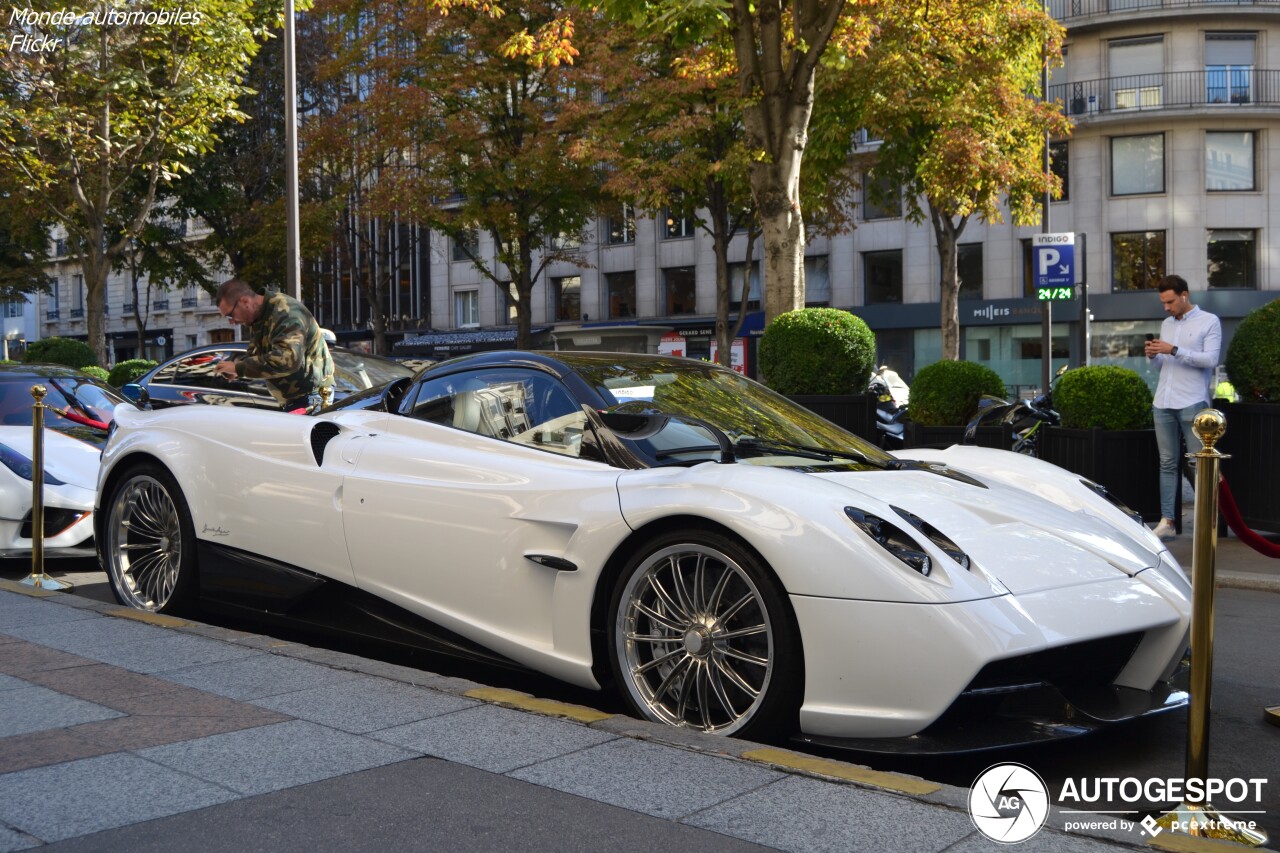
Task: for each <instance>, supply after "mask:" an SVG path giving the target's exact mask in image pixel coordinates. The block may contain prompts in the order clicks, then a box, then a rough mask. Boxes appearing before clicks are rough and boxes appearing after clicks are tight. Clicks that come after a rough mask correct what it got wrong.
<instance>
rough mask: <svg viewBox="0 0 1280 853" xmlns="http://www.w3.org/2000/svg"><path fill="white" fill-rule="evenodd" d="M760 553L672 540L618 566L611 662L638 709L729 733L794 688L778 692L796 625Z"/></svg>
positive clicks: (769, 710)
mask: <svg viewBox="0 0 1280 853" xmlns="http://www.w3.org/2000/svg"><path fill="white" fill-rule="evenodd" d="M708 537H709V534H706V535H704V536H702V537H700V538H701V539H703V540H706V539H707V538H708ZM676 538H678V537H676ZM717 539H718V537H717ZM756 563H758V560H756V559H755V558H754V557H752V556H751V555H749V554H747V553H746V552H745V551H744V550H742V549H740V548H735V547H732V544H731V543H729V542H728V541H727V540H726V541H723V542H720V541H717V542H715V543H711V542H708V541H682V542H679V541H678V542H671V543H667V544H663V545H662V546H660V547H657V548H656V549H655V550H652V551H649V552H648V553H647V554H646V555H644V556H642V557H641V558H640V559H638V560H634V561H632V563H631V564H630V567H629V569H628V570H626V571H624V573H623V576H622V578H621V579H620V581H619V584H620V585H619V589H618V592H617V593H616V594H615V596H614V618H613V642H614V666H615V672H616V675H617V676H618V677H619V679H620V681H621V682H622V684H623V686H624V689H625V691H626V693H627V694H628V698H629V699H630V700H631V703H632V705H633V706H634V707H635V708H636V710H637V711H638V712H639V713H640V714H641V715H642V716H644V717H646V718H648V719H650V720H653V721H655V722H661V723H666V724H668V725H673V726H682V727H687V728H694V729H699V730H701V731H705V732H714V733H717V734H735V733H740V732H742V731H743V730H744V729H745V728H747V727H748V726H751V725H752V724H753V723H756V722H757V721H759V720H760V719H761V718H763V717H765V716H766V715H768V716H775V715H776V711H777V710H778V708H777V707H776V706H780V705H786V704H790V701H791V699H792V698H795V697H786V696H780V695H779V694H780V693H782V692H784V691H785V690H786V689H787V687H788V686H789V685H790V683H791V682H792V681H793V677H792V673H790V672H789V673H787V674H786V675H785V676H782V675H781V674H780V672H779V669H780V666H781V662H782V661H783V660H787V661H788V664H790V663H791V661H790V658H791V656H792V655H793V654H794V652H793V650H792V648H791V645H792V640H791V636H792V632H791V630H790V627H789V622H787V620H786V618H785V616H784V614H783V613H782V608H783V606H784V605H783V604H782V603H781V600H780V598H779V596H778V595H777V594H776V593H774V592H773V590H772V588H771V587H770V586H769V585H768V583H767V576H766V575H765V573H764V572H763V570H762V569H761V568H760V567H759V566H758V565H756ZM788 668H789V669H794V667H790V666H788ZM778 682H784V684H782V685H781V686H780V685H779V683H778Z"/></svg>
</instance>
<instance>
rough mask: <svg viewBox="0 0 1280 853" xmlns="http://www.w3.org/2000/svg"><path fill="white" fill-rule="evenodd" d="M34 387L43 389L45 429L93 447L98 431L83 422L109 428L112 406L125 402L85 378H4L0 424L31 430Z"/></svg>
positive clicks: (107, 387) (100, 433) (109, 388)
mask: <svg viewBox="0 0 1280 853" xmlns="http://www.w3.org/2000/svg"><path fill="white" fill-rule="evenodd" d="M35 384H40V385H43V386H44V387H45V398H44V403H45V406H46V409H45V415H44V418H45V420H44V422H45V426H46V427H48V428H49V429H56V430H58V431H59V432H62V433H66V434H67V435H70V436H74V437H75V438H79V439H82V440H85V441H90V442H93V443H99V442H100V441H101V437H102V431H101V430H99V429H96V428H95V427H93V426H90V425H86V424H85V423H84V420H85V419H88V420H91V421H97V422H99V423H103V424H109V423H111V420H112V418H113V417H114V411H115V407H116V404H117V403H125V402H128V401H127V400H126V399H125V397H123V396H122V395H120V394H119V393H117V392H116V391H115V390H114V389H113V388H111V387H109V386H106V385H99V384H98V383H96V382H95V381H94V380H93V379H92V378H91V377H89V376H87V375H85V376H56V377H55V376H44V377H34V376H17V377H6V378H4V379H3V380H0V421H3V423H4V424H5V425H6V426H31V421H32V414H31V410H32V405H33V403H34V402H35V401H34V400H33V399H32V397H31V391H30V388H31V386H32V385H35ZM61 412H67V413H68V414H70V415H71V416H72V417H70V418H68V417H64V416H63V415H62V414H61Z"/></svg>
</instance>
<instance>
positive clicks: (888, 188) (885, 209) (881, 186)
mask: <svg viewBox="0 0 1280 853" xmlns="http://www.w3.org/2000/svg"><path fill="white" fill-rule="evenodd" d="M901 216H902V187H900V186H898V185H897V184H895V183H894V182H893V181H890V180H889V179H887V178H873V177H871V176H870V175H863V176H862V218H863V219H865V220H872V219H898V218H900V217H901Z"/></svg>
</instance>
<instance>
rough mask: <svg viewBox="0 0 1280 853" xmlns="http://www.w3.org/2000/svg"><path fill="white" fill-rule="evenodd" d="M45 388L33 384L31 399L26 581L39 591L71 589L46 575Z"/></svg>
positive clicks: (64, 582) (46, 390)
mask: <svg viewBox="0 0 1280 853" xmlns="http://www.w3.org/2000/svg"><path fill="white" fill-rule="evenodd" d="M47 393H48V389H46V388H45V387H44V386H43V385H32V386H31V396H32V397H33V398H34V399H35V401H36V402H35V404H34V405H33V406H32V407H31V574H30V575H28V576H27V577H25V578H23V579H22V581H21V582H22V583H24V584H26V585H27V586H34V587H36V588H38V589H57V590H68V589H71V584H69V583H67V582H66V581H60V580H57V579H56V578H51V577H49V576H48V575H46V574H45V573H44V410H45V404H44V395H45V394H47Z"/></svg>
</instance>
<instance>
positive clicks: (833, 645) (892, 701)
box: [792, 570, 1191, 752]
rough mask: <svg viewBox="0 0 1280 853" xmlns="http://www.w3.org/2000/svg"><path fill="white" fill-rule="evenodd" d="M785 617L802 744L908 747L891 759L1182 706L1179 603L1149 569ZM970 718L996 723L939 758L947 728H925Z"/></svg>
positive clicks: (1046, 734) (962, 738)
mask: <svg viewBox="0 0 1280 853" xmlns="http://www.w3.org/2000/svg"><path fill="white" fill-rule="evenodd" d="M792 605H793V607H794V608H795V611H796V615H797V617H798V620H799V623H800V630H801V637H802V641H803V644H804V655H805V663H806V672H805V696H804V702H803V704H802V706H801V709H800V729H801V732H802V738H803V739H805V740H809V741H811V742H814V743H828V744H830V743H832V742H834V741H842V742H843V741H850V740H864V739H880V738H898V739H911V738H917V739H918V746H917V747H915V748H913V747H911V746H909V745H906V746H903V747H902V749H908V750H911V751H926V752H927V751H955V750H956V749H959V750H961V751H963V750H965V749H974V748H985V746H999V745H1008V744H1013V743H1025V742H1028V741H1030V740H1045V739H1055V738H1058V737H1064V736H1068V735H1072V734H1082V733H1084V732H1085V731H1090V730H1092V729H1094V728H1097V727H1099V726H1101V725H1105V724H1110V723H1114V722H1118V721H1119V720H1122V719H1130V718H1134V717H1139V716H1144V715H1146V714H1149V713H1155V712H1159V711H1166V710H1171V709H1173V708H1176V707H1179V706H1180V705H1182V704H1185V701H1186V697H1185V695H1183V694H1182V693H1181V691H1179V690H1178V689H1176V688H1172V687H1169V686H1168V682H1169V680H1170V679H1171V678H1172V676H1173V675H1174V673H1175V671H1176V669H1177V668H1178V665H1179V662H1180V661H1181V659H1182V657H1183V655H1184V653H1185V651H1186V645H1187V637H1188V634H1189V628H1190V610H1191V608H1190V602H1189V600H1188V599H1187V597H1186V596H1185V594H1184V591H1183V590H1182V589H1180V588H1179V587H1178V585H1177V584H1175V583H1171V582H1169V580H1168V579H1167V578H1166V577H1165V576H1164V575H1163V574H1162V573H1160V572H1158V571H1156V570H1148V571H1144V572H1141V573H1139V574H1138V575H1136V576H1134V577H1123V576H1121V577H1118V578H1116V579H1114V580H1108V581H1103V582H1096V583H1090V584H1081V585H1078V586H1074V587H1065V588H1060V589H1053V590H1045V591H1042V592H1037V593H1030V594H1024V595H1019V596H1013V595H1005V596H1000V597H996V598H990V599H983V600H979V601H967V602H960V603H954V604H938V605H926V604H902V603H887V602H875V601H851V600H841V599H824V598H815V597H805V596H793V597H792ZM851 639H852V642H851ZM975 708H976V709H977V710H978V711H979V713H978V717H979V718H981V717H984V716H985V717H989V718H994V717H997V716H998V717H1001V718H1003V719H1005V720H1007V721H1010V722H1008V723H1007V725H1005V726H994V727H989V726H988V727H984V728H988V729H990V731H989V732H984V733H983V734H982V735H981V736H976V735H975V736H973V737H969V736H967V735H964V734H957V733H956V732H955V731H951V732H950V736H951V737H953V738H954V739H955V740H956V743H957V745H956V746H955V747H951V748H947V749H943V748H942V746H943V744H942V743H941V742H940V741H939V738H940V737H942V734H941V733H942V730H943V729H944V728H947V727H946V726H945V725H943V726H939V728H938V729H936V730H934V729H932V727H934V725H935V724H937V723H940V722H942V723H944V724H945V723H951V722H954V721H955V719H956V718H958V717H964V718H965V719H966V720H969V721H970V723H969V725H970V727H971V728H972V723H971V721H972V720H973V719H974V716H973V715H972V714H971V713H968V712H971V711H972V710H974V709H975ZM962 712H965V713H962ZM944 717H946V719H945V720H944ZM1013 721H1018V722H1017V724H1016V725H1015V724H1014V722H1013ZM951 728H952V729H954V727H951ZM975 731H976V730H975ZM926 732H928V736H927V737H923V736H924V735H925V733H926ZM926 742H929V743H932V745H931V746H930V745H929V744H928V743H926ZM966 742H969V743H972V744H979V743H981V744H984V745H985V746H977V745H969V746H965V745H964V744H965V743H966ZM858 748H863V747H858Z"/></svg>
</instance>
